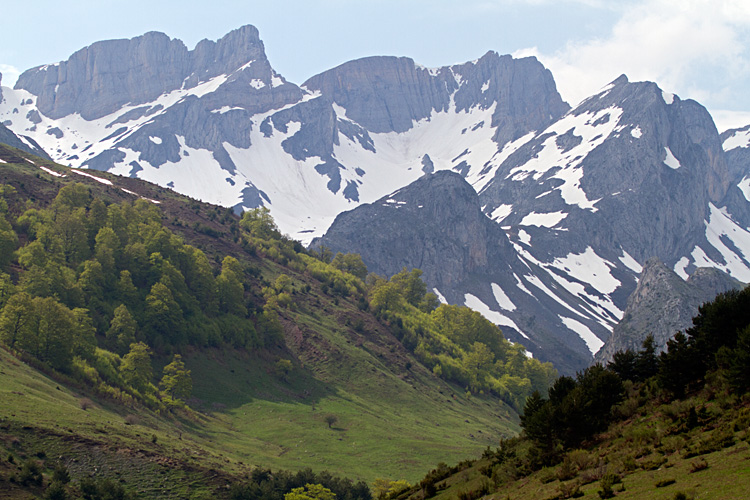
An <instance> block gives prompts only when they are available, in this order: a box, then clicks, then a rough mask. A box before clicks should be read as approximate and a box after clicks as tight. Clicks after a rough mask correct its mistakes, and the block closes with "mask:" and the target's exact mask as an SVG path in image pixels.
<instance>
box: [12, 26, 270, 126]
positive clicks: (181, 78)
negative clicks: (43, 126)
mask: <svg viewBox="0 0 750 500" xmlns="http://www.w3.org/2000/svg"><path fill="white" fill-rule="evenodd" d="M251 61H255V62H256V63H258V64H257V66H256V67H258V71H256V76H261V74H262V71H261V70H260V67H261V66H265V68H263V69H265V70H266V71H265V72H266V73H267V72H268V71H269V70H270V65H269V64H268V61H267V59H266V56H265V52H264V47H263V42H261V40H260V38H259V36H258V30H257V29H255V28H254V27H253V26H245V27H243V28H240V29H238V30H235V31H232V32H231V33H229V34H228V35H226V36H225V37H224V38H222V39H220V40H219V41H217V42H212V41H209V40H203V41H202V42H200V43H199V44H198V45H197V46H196V47H195V49H194V50H192V51H190V50H188V49H187V47H185V44H183V43H182V42H181V41H180V40H172V39H170V38H169V37H168V36H167V35H165V34H163V33H157V32H150V33H146V34H145V35H143V36H139V37H136V38H133V39H131V40H109V41H103V42H96V43H94V44H92V45H90V46H88V47H85V48H83V49H81V50H79V51H78V52H76V53H75V54H73V55H72V56H71V57H70V59H68V60H67V61H63V62H60V63H58V64H51V65H44V66H40V67H37V68H33V69H30V70H28V71H25V72H24V73H23V74H22V75H21V76H20V77H19V78H18V82H17V83H16V87H15V88H16V89H24V90H27V91H29V92H30V93H32V94H34V95H36V96H38V98H39V99H38V101H37V108H38V109H39V111H40V112H41V113H43V114H44V115H46V116H48V117H50V118H53V119H56V118H62V117H63V116H67V115H70V114H73V113H80V114H81V116H82V117H83V118H84V119H85V120H94V119H97V118H101V117H103V116H106V115H108V114H110V113H112V112H114V111H116V110H118V109H119V108H121V107H122V106H123V105H125V104H131V105H139V104H145V103H149V102H151V101H153V100H155V99H156V98H157V97H159V96H160V95H162V94H164V93H167V92H170V91H172V90H175V89H180V88H184V89H191V88H194V87H195V86H196V85H198V84H199V83H200V82H205V81H208V80H211V79H212V78H215V77H217V76H219V75H224V74H229V73H232V72H233V71H235V70H236V69H237V68H240V67H241V66H243V65H244V64H246V63H248V62H251Z"/></svg>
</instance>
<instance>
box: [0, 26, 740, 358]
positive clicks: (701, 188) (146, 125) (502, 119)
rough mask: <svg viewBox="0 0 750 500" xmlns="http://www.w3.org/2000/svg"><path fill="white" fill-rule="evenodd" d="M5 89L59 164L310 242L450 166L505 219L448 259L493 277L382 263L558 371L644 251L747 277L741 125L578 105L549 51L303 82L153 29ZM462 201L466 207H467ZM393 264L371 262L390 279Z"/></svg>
mask: <svg viewBox="0 0 750 500" xmlns="http://www.w3.org/2000/svg"><path fill="white" fill-rule="evenodd" d="M3 96H4V100H3V103H2V105H0V118H1V119H2V120H4V121H5V122H6V123H8V124H9V125H8V127H9V128H10V129H11V130H13V131H14V132H15V133H16V134H19V133H24V134H25V135H28V136H29V137H31V138H33V139H34V140H36V141H37V142H38V143H39V144H40V145H42V147H44V148H45V150H46V151H48V152H49V153H50V154H51V155H52V157H53V158H55V159H56V160H58V161H60V162H63V163H65V164H69V165H72V166H75V167H87V168H91V169H98V170H106V171H109V172H112V173H116V174H119V175H123V176H129V177H137V178H140V179H145V180H149V181H152V182H154V183H156V184H159V185H161V186H164V187H169V188H172V189H174V190H176V191H177V192H180V193H183V194H186V195H189V196H191V197H194V198H197V199H200V200H204V201H208V202H212V203H217V204H221V205H223V206H226V207H233V208H234V209H235V210H237V211H239V210H242V209H247V208H252V207H258V206H260V205H264V206H267V207H269V208H270V209H271V213H272V214H273V216H274V218H275V220H276V222H277V223H278V225H279V227H280V229H281V230H282V231H283V232H284V233H287V234H289V235H290V236H291V237H293V238H295V239H297V240H300V241H302V242H303V243H304V244H308V243H310V242H311V241H312V240H313V239H314V238H317V237H322V236H323V235H324V234H325V233H326V231H327V230H328V228H329V226H331V224H332V223H333V222H334V219H336V217H337V216H338V215H339V214H341V213H343V212H346V211H349V210H353V209H354V210H355V211H356V209H357V207H360V206H366V205H367V204H373V205H374V206H378V204H380V205H381V206H382V204H383V203H387V200H388V199H394V200H396V199H398V196H397V195H393V196H395V197H392V196H390V195H391V193H398V192H399V190H403V189H404V188H405V187H406V186H408V185H410V184H412V183H414V182H419V181H420V178H421V177H422V176H423V175H425V174H429V173H434V172H439V171H442V170H451V171H453V172H456V173H458V174H459V175H460V176H461V177H463V179H464V180H465V181H466V182H468V184H469V185H470V186H471V187H472V188H473V191H474V192H475V193H476V194H477V196H478V198H477V199H478V206H479V207H480V209H481V211H482V212H483V213H484V214H485V216H486V218H487V219H488V220H490V221H491V222H493V223H494V224H495V227H494V228H493V229H488V228H485V225H486V224H485V223H484V222H482V223H479V222H473V223H472V224H467V227H466V228H459V227H457V225H455V224H454V226H453V229H451V230H455V231H458V230H459V229H465V230H466V231H467V233H466V234H464V235H462V236H461V235H459V233H458V232H454V233H453V235H452V236H451V237H452V238H455V241H454V242H453V243H451V244H450V245H449V246H451V245H453V246H456V245H459V244H460V242H461V241H467V240H466V238H479V240H478V242H477V243H476V248H481V247H482V245H485V246H487V245H489V247H492V246H495V245H496V242H498V241H502V242H503V243H502V244H500V246H499V248H497V249H492V248H489V247H488V248H487V252H486V253H482V252H479V254H478V255H481V256H482V259H484V258H486V259H487V260H486V263H485V262H484V261H483V260H481V259H480V260H476V261H475V260H471V259H468V260H467V259H465V258H463V257H461V258H462V259H463V260H460V261H458V262H456V263H452V264H446V263H447V262H448V260H447V259H451V258H454V257H456V256H459V253H460V252H458V253H457V251H456V250H455V249H453V250H451V249H449V248H447V247H446V248H440V247H437V246H435V245H434V244H433V243H430V245H433V246H435V251H434V252H432V253H427V254H425V256H424V258H422V257H421V256H420V255H418V254H419V252H414V251H413V250H412V249H410V248H406V247H405V246H404V245H399V246H397V247H395V248H398V249H400V250H399V251H402V252H403V253H400V254H398V255H396V253H395V248H387V249H386V250H387V252H388V255H389V258H393V261H394V262H399V265H415V266H420V267H421V268H422V269H423V270H424V272H425V276H426V277H427V278H428V281H429V280H432V279H434V280H436V281H434V282H428V284H429V285H430V287H431V288H437V289H438V290H439V291H440V293H441V294H442V296H443V297H444V298H445V299H446V300H447V301H449V302H451V303H459V304H470V305H472V307H475V308H477V309H478V310H481V311H483V314H485V315H486V316H487V317H489V318H493V321H496V322H498V323H499V324H501V325H503V327H504V328H505V329H506V331H507V332H508V333H507V334H508V335H509V336H510V337H511V338H513V339H514V341H518V342H522V343H524V345H525V346H526V347H527V349H528V350H529V351H530V352H531V353H532V354H533V355H535V356H539V357H540V359H545V360H546V359H549V360H553V361H554V362H555V363H556V364H558V365H559V366H561V367H562V368H563V369H564V370H565V371H574V370H577V369H580V368H582V367H584V366H586V365H587V364H588V363H590V362H591V360H592V359H593V355H594V354H595V353H596V351H597V350H598V349H599V348H600V347H601V346H602V345H603V343H604V341H606V339H607V338H608V337H609V336H610V334H611V332H612V330H613V328H614V327H615V325H616V324H617V323H618V322H619V321H620V320H621V319H622V317H623V314H624V311H625V309H626V307H627V300H628V297H629V296H630V295H631V294H632V293H633V292H634V291H635V290H636V286H637V283H638V279H639V275H640V272H641V270H642V265H643V264H645V262H646V261H647V260H648V259H649V258H651V257H656V258H658V259H660V260H661V261H662V262H664V263H665V265H666V266H667V267H669V268H671V269H673V270H674V272H675V273H677V274H678V275H679V276H680V277H681V278H682V279H684V280H686V279H688V277H689V276H690V275H691V274H692V273H693V272H694V271H695V270H696V269H697V268H700V267H712V268H716V269H720V270H722V271H725V272H727V273H728V274H730V275H731V276H732V277H733V278H735V279H738V280H739V281H742V282H748V281H750V231H748V227H750V204H749V203H748V196H750V195H749V194H748V190H749V189H750V188H749V187H748V186H749V185H748V179H750V167H748V163H747V154H748V153H747V150H748V148H747V146H748V141H747V137H748V136H747V128H744V129H737V130H733V131H727V132H725V133H724V134H723V135H721V136H720V135H719V133H718V131H717V130H716V127H715V125H714V123H713V121H712V119H711V116H710V115H709V113H708V112H707V111H706V109H705V108H703V107H702V106H701V105H700V104H699V103H697V102H695V101H692V100H683V99H680V98H679V97H678V96H675V95H673V94H670V93H668V92H665V91H663V90H662V89H660V88H659V87H658V86H657V84H655V83H652V82H630V81H628V79H627V77H625V76H624V75H623V76H621V77H620V78H618V79H616V80H615V81H613V82H612V83H611V84H610V85H607V86H606V87H605V88H603V89H602V90H601V91H600V92H598V93H597V94H596V95H594V96H591V97H590V98H588V99H586V100H585V101H583V102H582V103H580V104H579V105H578V106H576V107H575V108H574V109H571V108H570V106H569V105H568V104H566V103H565V102H564V101H563V100H562V99H561V97H560V95H559V93H558V92H557V90H556V87H555V82H554V79H553V77H552V74H551V73H550V72H549V70H547V69H546V68H544V67H543V66H542V65H541V64H540V63H539V62H538V61H537V60H536V59H534V58H522V59H514V58H512V57H510V56H501V55H498V54H496V53H494V52H488V53H487V54H485V55H484V56H482V57H481V58H479V59H477V60H476V61H472V62H467V63H465V64H457V65H453V66H447V67H442V68H424V67H422V66H420V65H418V64H417V63H415V62H414V61H413V60H411V59H409V58H404V57H368V58H364V59H359V60H356V61H350V62H347V63H345V64H342V65H341V66H338V67H336V68H333V69H331V70H328V71H325V72H323V73H321V74H319V75H316V76H313V77H312V78H310V79H308V80H307V81H306V82H305V83H304V84H302V85H296V84H294V83H291V82H288V81H286V80H285V79H284V78H283V77H282V76H280V75H279V74H278V73H277V72H275V71H274V70H273V68H272V66H271V64H270V62H269V61H268V59H267V57H266V55H265V50H264V46H263V43H262V41H261V40H260V38H259V35H258V32H257V30H256V29H255V28H253V27H252V26H245V27H243V28H240V29H238V30H235V31H233V32H231V33H229V34H227V35H226V36H225V37H223V38H221V39H220V40H218V41H216V42H212V41H207V40H204V41H202V42H200V43H199V44H198V45H197V46H196V47H195V48H194V49H192V50H189V49H187V48H186V47H185V46H184V44H182V42H180V41H178V40H171V39H169V37H167V36H166V35H163V34H160V33H147V34H145V35H143V36H141V37H136V38H134V39H131V40H110V41H103V42H97V43H95V44H93V45H91V46H89V47H87V48H84V49H82V50H80V51H78V52H76V53H75V54H73V55H72V56H71V57H70V58H69V59H68V60H67V61H63V62H60V63H57V64H53V65H46V66H41V67H38V68H33V69H30V70H28V71H26V72H25V73H24V74H23V75H22V76H21V77H20V78H19V80H18V83H17V84H16V88H15V89H7V88H5V89H3ZM14 110H17V111H16V112H14ZM743 138H744V139H743ZM446 182H449V181H446ZM450 182H455V181H450ZM428 184H429V183H418V184H416V185H417V186H419V188H420V189H422V188H426V186H428ZM412 191H413V190H409V191H406V194H408V196H409V200H417V199H422V198H420V195H416V194H413V193H412ZM384 197H385V198H384ZM384 199H385V202H383V200H384ZM450 200H451V203H458V205H457V206H456V208H455V210H456V211H458V212H460V213H465V211H466V210H468V208H467V207H468V206H469V205H466V202H467V201H468V200H469V198H468V197H465V196H463V195H460V196H456V197H454V198H450ZM476 203H477V201H476V200H471V201H470V205H471V206H472V207H473V206H474V205H475V204H476ZM441 208H442V207H441ZM449 208H450V205H449V206H447V207H445V209H446V210H449ZM366 210H370V211H371V212H372V210H371V209H366ZM471 210H472V214H473V213H474V212H473V210H474V208H471ZM381 212H382V210H381ZM436 213H437V211H436ZM466 213H468V212H466ZM368 214H370V215H367V216H366V217H365V218H369V217H371V216H372V217H375V215H372V214H374V212H372V214H371V213H370V212H368ZM358 217H360V215H357V216H356V217H355V218H354V219H352V220H355V219H357V218H358ZM363 217H364V216H363ZM472 217H473V215H472ZM368 220H369V219H368ZM415 220H418V221H419V224H424V225H425V227H429V228H430V234H428V233H427V230H426V229H425V230H423V231H421V232H419V233H418V234H420V235H421V236H420V238H421V239H419V238H416V237H413V238H412V239H411V240H410V241H412V242H413V245H422V244H423V243H425V242H437V241H438V240H439V239H440V238H441V235H442V234H443V231H444V228H442V227H441V221H440V220H438V221H437V222H436V221H431V222H427V221H426V219H424V218H420V219H415ZM472 220H473V219H472ZM397 222H398V221H394V224H396V223H397ZM415 223H416V222H414V224H415ZM398 224H400V226H399V227H400V229H399V230H398V231H399V234H400V235H401V238H402V239H405V238H407V236H406V232H405V231H406V229H408V227H407V226H408V223H407V222H406V219H404V220H403V221H400V222H398ZM334 226H335V224H334ZM497 228H500V230H502V231H503V232H504V233H505V237H504V238H502V237H501V235H500V234H499V232H498V229H497ZM331 231H332V232H331V235H330V238H331V241H330V242H329V241H328V238H329V235H326V236H325V237H324V238H323V239H322V240H321V241H320V242H319V244H322V245H326V246H331V247H332V248H333V247H335V248H336V249H340V250H341V251H354V250H355V249H360V250H361V249H362V248H364V247H365V246H366V245H367V244H370V245H372V247H373V248H383V247H384V242H385V241H392V240H387V239H386V240H383V241H380V240H379V238H382V237H384V232H382V231H381V232H378V233H373V232H370V231H369V228H367V227H365V226H358V225H357V224H353V223H350V224H348V225H347V226H346V227H345V226H343V225H340V224H339V226H338V227H337V228H336V229H335V230H334V229H333V227H331ZM477 231H478V232H477ZM344 232H346V233H349V234H348V235H346V236H345V235H344V234H343V233H344ZM334 233H336V235H334ZM490 235H491V236H490ZM485 236H486V237H487V238H488V239H487V240H486V241H485V240H484V238H485ZM461 238H464V239H463V240H462V239H461ZM334 240H337V241H341V242H342V243H341V244H339V243H335V242H334ZM343 242H347V243H346V245H350V246H346V245H344V243H343ZM354 242H357V243H356V245H355V244H354ZM366 242H367V243H366ZM508 243H509V245H510V246H508ZM438 250H440V251H438ZM362 251H364V250H362ZM472 251H474V250H472ZM381 257H382V256H373V255H371V256H369V257H367V258H366V259H365V263H366V264H367V265H368V266H370V267H371V269H373V270H379V269H385V268H386V267H387V266H390V267H387V268H388V269H390V270H391V271H392V270H393V269H395V266H394V265H392V264H390V263H389V264H386V263H385V259H384V258H381ZM519 259H520V260H519ZM519 262H520V263H521V264H519ZM480 263H481V266H480V265H479V264H480ZM384 266H386V267H384ZM446 266H448V267H451V266H453V267H451V270H450V271H449V272H443V269H445V268H446ZM506 268H507V269H512V270H513V272H506V271H505V270H506ZM477 269H482V272H480V273H477V272H476V270H477ZM380 272H383V273H386V274H387V272H386V271H385V270H382V271H380ZM388 272H390V271H388ZM447 276H451V279H450V280H447ZM446 280H447V281H446ZM498 297H500V298H498ZM504 297H507V299H508V302H507V303H506V302H505V298H504ZM510 304H512V305H513V307H515V309H513V307H511V305H510ZM508 308H510V309H512V310H509V309H508ZM561 346H562V347H561Z"/></svg>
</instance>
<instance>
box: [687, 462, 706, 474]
mask: <svg viewBox="0 0 750 500" xmlns="http://www.w3.org/2000/svg"><path fill="white" fill-rule="evenodd" d="M705 469H708V462H706V459H705V458H699V459H698V460H693V461H692V462H691V463H690V473H691V474H692V473H693V472H698V471H702V470H705Z"/></svg>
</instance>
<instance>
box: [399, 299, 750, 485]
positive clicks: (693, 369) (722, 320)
mask: <svg viewBox="0 0 750 500" xmlns="http://www.w3.org/2000/svg"><path fill="white" fill-rule="evenodd" d="M749 303H750V289H749V288H745V289H743V290H730V291H728V292H724V293H721V294H719V295H718V296H716V297H715V298H714V299H713V300H712V301H710V302H707V303H706V304H704V305H703V306H701V307H700V309H699V314H698V315H697V316H695V317H694V318H693V322H692V323H693V324H692V326H691V327H690V328H689V329H687V331H686V333H681V332H680V333H677V334H676V335H675V336H674V338H673V339H670V340H669V342H668V343H667V350H666V351H665V352H662V353H660V354H659V355H658V356H657V354H656V345H655V343H654V339H653V337H651V338H649V339H648V340H647V341H646V342H644V344H643V348H642V349H640V350H638V351H637V352H636V351H633V350H627V351H620V352H618V353H617V354H615V356H614V359H613V361H612V362H611V363H609V364H608V365H607V367H606V368H605V367H603V366H601V365H598V364H597V365H594V366H592V367H590V368H588V369H586V370H585V371H583V372H580V373H578V374H577V375H576V377H575V378H572V377H566V376H563V377H560V378H559V379H558V380H557V381H556V382H555V383H554V385H553V386H552V387H551V388H550V389H549V391H548V392H547V394H546V395H545V396H542V395H541V394H539V393H535V394H534V395H532V396H531V397H530V398H529V399H528V400H527V402H526V405H525V407H524V413H523V416H522V417H521V421H522V427H523V433H522V434H521V436H520V437H518V438H514V439H509V440H503V441H502V442H501V443H500V446H499V447H498V448H496V449H494V450H493V449H491V448H487V450H485V452H484V453H483V454H482V458H481V459H478V460H465V461H463V462H460V463H458V464H457V465H456V466H453V467H449V466H448V465H446V464H439V465H438V467H437V468H436V469H433V470H432V471H431V472H430V473H428V474H427V475H426V476H425V477H424V478H423V479H422V480H421V481H420V482H419V484H415V485H414V486H412V487H405V486H404V487H399V488H398V490H394V491H392V492H390V493H389V494H388V495H387V498H390V499H396V498H398V499H402V500H406V499H413V500H417V499H427V498H443V499H448V498H458V499H479V498H485V499H503V498H519V499H549V500H552V499H566V498H602V499H605V498H663V499H674V500H681V499H682V500H684V499H735V498H747V496H748V494H750V481H748V479H750V469H748V467H747V461H748V460H750V405H749V404H748V394H750V375H749V374H748V371H747V367H748V360H749V359H750V308H748V304H749Z"/></svg>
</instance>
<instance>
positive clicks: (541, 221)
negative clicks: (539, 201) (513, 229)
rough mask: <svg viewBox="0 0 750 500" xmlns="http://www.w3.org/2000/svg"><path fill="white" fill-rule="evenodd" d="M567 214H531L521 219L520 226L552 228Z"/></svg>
mask: <svg viewBox="0 0 750 500" xmlns="http://www.w3.org/2000/svg"><path fill="white" fill-rule="evenodd" d="M567 216H568V214H566V213H563V212H551V213H546V214H544V213H541V214H540V213H536V212H531V213H530V214H529V215H527V216H526V217H524V218H523V219H521V225H522V226H540V227H554V226H556V225H558V224H559V223H560V221H562V220H563V219H565V217H567Z"/></svg>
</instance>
